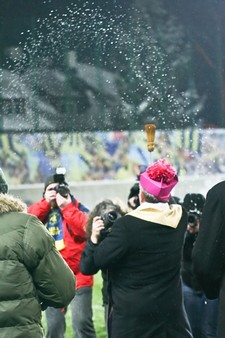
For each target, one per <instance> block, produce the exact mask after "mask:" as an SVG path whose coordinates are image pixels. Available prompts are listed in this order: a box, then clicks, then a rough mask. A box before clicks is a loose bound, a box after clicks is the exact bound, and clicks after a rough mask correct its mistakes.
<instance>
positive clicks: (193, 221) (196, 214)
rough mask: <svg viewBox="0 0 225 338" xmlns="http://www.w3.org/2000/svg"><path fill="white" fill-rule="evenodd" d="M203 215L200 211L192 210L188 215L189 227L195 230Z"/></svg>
mask: <svg viewBox="0 0 225 338" xmlns="http://www.w3.org/2000/svg"><path fill="white" fill-rule="evenodd" d="M201 215H202V213H201V212H200V211H198V210H194V211H192V210H190V211H189V213H188V225H189V226H190V227H191V228H194V227H196V226H197V224H198V220H200V218H201Z"/></svg>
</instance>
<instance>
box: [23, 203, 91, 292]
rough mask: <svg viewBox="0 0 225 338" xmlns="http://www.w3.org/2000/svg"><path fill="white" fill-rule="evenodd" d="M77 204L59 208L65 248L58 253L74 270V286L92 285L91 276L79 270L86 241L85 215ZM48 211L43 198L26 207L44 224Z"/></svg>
mask: <svg viewBox="0 0 225 338" xmlns="http://www.w3.org/2000/svg"><path fill="white" fill-rule="evenodd" d="M78 206H79V202H78V201H77V200H76V202H75V203H73V202H71V203H70V204H68V205H67V206H66V207H65V208H64V209H62V210H61V215H62V219H63V222H62V226H63V239H64V243H65V248H64V249H62V250H61V251H60V253H61V255H62V257H63V258H64V259H65V261H66V262H67V264H68V265H69V267H70V268H71V270H73V272H74V275H75V277H76V288H80V287H84V286H92V285H93V276H85V275H83V274H82V273H81V272H80V271H79V264H80V258H81V253H82V251H83V249H84V246H85V243H86V233H85V230H84V224H85V223H86V220H87V215H86V214H85V213H84V212H83V211H81V210H79V208H78ZM50 211H51V206H50V204H49V203H48V202H47V201H46V200H45V199H44V198H43V199H41V200H40V201H38V202H36V203H34V204H32V205H30V206H29V207H28V213H30V214H32V215H35V216H37V217H38V218H39V220H40V221H42V223H44V224H45V223H46V221H47V217H48V214H49V213H50Z"/></svg>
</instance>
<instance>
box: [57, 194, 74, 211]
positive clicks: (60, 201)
mask: <svg viewBox="0 0 225 338" xmlns="http://www.w3.org/2000/svg"><path fill="white" fill-rule="evenodd" d="M71 202H72V200H71V197H70V194H68V196H67V197H63V196H62V195H60V194H59V193H57V194H56V203H57V205H58V207H59V208H60V209H63V208H65V207H66V206H67V205H68V204H69V203H71Z"/></svg>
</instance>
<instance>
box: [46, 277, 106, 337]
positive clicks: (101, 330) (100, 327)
mask: <svg viewBox="0 0 225 338" xmlns="http://www.w3.org/2000/svg"><path fill="white" fill-rule="evenodd" d="M94 278H95V279H94V288H93V319H94V325H95V330H96V335H97V338H106V337H107V335H106V330H105V322H104V308H103V306H102V293H101V288H102V277H101V273H100V272H99V273H97V274H96V275H95V276H94ZM43 326H44V327H45V328H46V321H45V315H44V314H43ZM74 337H75V336H74V333H73V330H72V326H71V312H70V309H69V310H68V311H67V314H66V333H65V338H74Z"/></svg>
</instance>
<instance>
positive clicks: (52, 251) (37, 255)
mask: <svg viewBox="0 0 225 338" xmlns="http://www.w3.org/2000/svg"><path fill="white" fill-rule="evenodd" d="M24 264H25V265H26V266H27V269H28V270H29V271H30V273H31V275H32V278H33V282H34V284H35V287H36V290H37V294H38V296H39V299H40V302H41V303H43V305H44V307H47V306H52V307H56V308H61V307H64V306H67V305H68V304H69V303H70V302H71V300H72V299H73V297H74V295H75V278H74V274H73V272H72V270H71V269H70V268H69V266H68V265H67V263H66V262H65V261H64V260H63V258H62V256H61V255H60V253H59V252H58V251H57V249H56V248H55V243H54V240H53V238H52V236H51V235H50V234H49V233H48V231H47V230H46V228H45V227H44V226H43V224H42V223H41V222H40V221H39V220H38V219H37V218H36V217H34V216H30V217H29V220H28V223H27V228H26V231H25V234H24Z"/></svg>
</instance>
